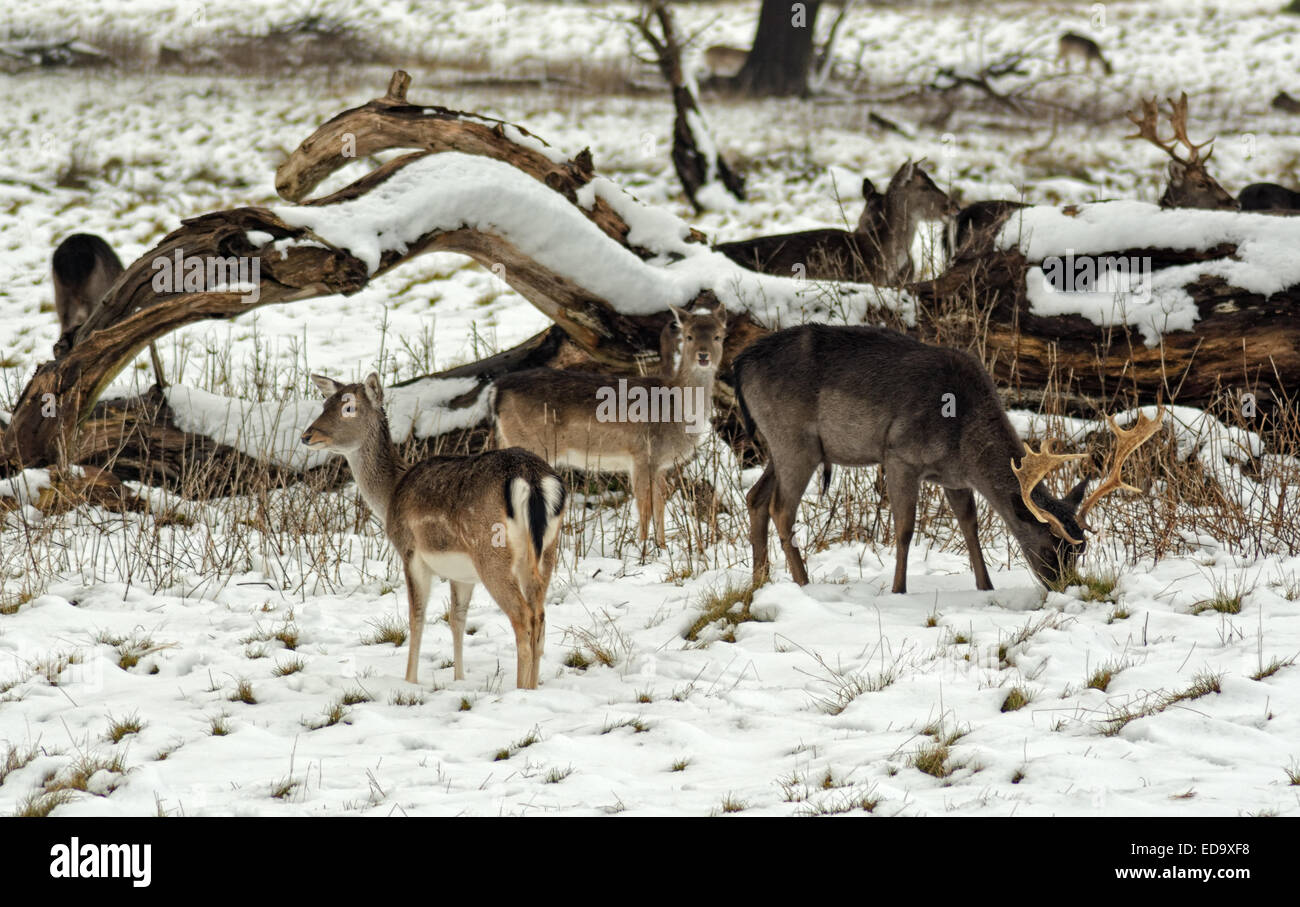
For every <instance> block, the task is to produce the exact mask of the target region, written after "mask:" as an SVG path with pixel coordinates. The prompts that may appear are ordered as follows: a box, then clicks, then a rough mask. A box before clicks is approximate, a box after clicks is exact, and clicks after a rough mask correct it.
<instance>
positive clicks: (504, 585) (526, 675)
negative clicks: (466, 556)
mask: <svg viewBox="0 0 1300 907" xmlns="http://www.w3.org/2000/svg"><path fill="white" fill-rule="evenodd" d="M475 566H476V567H477V566H478V565H477V564H476V565H475ZM483 566H484V568H485V569H479V577H480V578H481V579H482V580H483V585H484V586H486V587H487V590H488V592H490V593H491V594H492V599H493V601H495V602H496V603H497V607H499V608H500V609H501V610H502V611H504V612H505V615H506V617H508V618H510V626H511V628H512V629H513V630H514V631H515V686H516V687H517V688H518V689H521V690H535V689H537V667H538V666H537V664H536V661H537V660H538V656H536V655H534V652H535V650H534V647H533V641H534V640H535V639H537V637H538V636H539V635H540V632H541V627H540V626H539V624H540V623H541V620H540V618H541V615H540V614H539V613H537V612H536V611H535V610H534V608H533V605H532V603H531V602H529V601H528V599H526V598H525V597H524V593H523V590H522V589H520V588H519V581H518V579H517V578H516V577H515V574H514V571H513V570H511V569H510V563H509V561H508V560H507V559H505V558H501V559H499V560H498V559H493V562H492V563H491V564H490V565H488V564H485V565H483Z"/></svg>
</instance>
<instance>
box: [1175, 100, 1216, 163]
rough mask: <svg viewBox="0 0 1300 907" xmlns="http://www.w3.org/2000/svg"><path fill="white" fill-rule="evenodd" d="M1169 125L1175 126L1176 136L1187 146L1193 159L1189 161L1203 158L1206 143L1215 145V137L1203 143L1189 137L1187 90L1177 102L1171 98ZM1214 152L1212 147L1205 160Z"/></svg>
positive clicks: (1194, 161) (1192, 161) (1193, 161)
mask: <svg viewBox="0 0 1300 907" xmlns="http://www.w3.org/2000/svg"><path fill="white" fill-rule="evenodd" d="M1169 125H1170V126H1172V127H1174V137H1175V138H1176V139H1178V141H1180V142H1182V143H1183V144H1184V145H1186V146H1187V150H1188V152H1189V153H1190V154H1191V159H1190V160H1188V162H1187V163H1189V164H1194V163H1196V162H1197V161H1199V160H1201V149H1202V148H1204V147H1205V146H1206V145H1213V144H1214V139H1210V140H1208V141H1205V142H1201V144H1199V145H1196V144H1193V142H1192V140H1191V139H1189V138H1188V137H1187V92H1185V91H1184V92H1183V94H1182V97H1180V98H1179V99H1178V100H1177V102H1175V101H1174V99H1173V98H1169ZM1213 153H1214V149H1213V148H1211V149H1210V152H1209V154H1207V155H1205V158H1204V160H1207V161H1208V160H1209V159H1210V154H1213Z"/></svg>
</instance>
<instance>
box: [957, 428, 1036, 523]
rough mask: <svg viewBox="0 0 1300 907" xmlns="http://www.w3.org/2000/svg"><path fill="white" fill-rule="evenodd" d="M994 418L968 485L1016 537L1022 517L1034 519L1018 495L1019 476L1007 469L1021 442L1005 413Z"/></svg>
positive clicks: (1017, 456)
mask: <svg viewBox="0 0 1300 907" xmlns="http://www.w3.org/2000/svg"><path fill="white" fill-rule="evenodd" d="M998 422H999V424H997V425H996V426H995V427H994V432H993V433H992V436H991V438H990V442H989V443H988V444H986V445H984V446H983V448H982V450H983V455H982V456H981V457H980V462H979V463H978V464H977V465H976V466H975V470H974V472H975V474H974V475H973V476H971V479H972V482H971V487H972V488H974V489H975V491H977V492H979V494H980V495H981V496H982V497H983V498H984V500H986V501H988V504H989V506H990V507H992V508H993V512H994V513H996V514H997V515H998V516H1000V517H1001V518H1002V521H1003V523H1005V524H1006V526H1007V528H1008V529H1009V530H1011V534H1012V535H1013V536H1015V537H1016V538H1017V540H1019V539H1020V538H1021V534H1022V528H1021V527H1022V526H1023V525H1024V523H1025V520H1026V518H1028V519H1030V520H1033V519H1034V518H1033V517H1032V516H1030V515H1029V511H1028V510H1027V509H1026V508H1025V505H1024V502H1023V500H1022V499H1021V496H1020V480H1019V479H1017V478H1016V474H1015V473H1014V472H1012V471H1011V461H1012V460H1013V459H1015V460H1019V459H1020V458H1021V457H1023V456H1024V455H1025V445H1024V442H1023V441H1021V440H1020V435H1018V434H1016V430H1015V429H1014V428H1012V427H1011V423H1010V422H1008V421H1007V419H1006V416H1005V414H1003V415H1002V418H1001V419H999V420H998Z"/></svg>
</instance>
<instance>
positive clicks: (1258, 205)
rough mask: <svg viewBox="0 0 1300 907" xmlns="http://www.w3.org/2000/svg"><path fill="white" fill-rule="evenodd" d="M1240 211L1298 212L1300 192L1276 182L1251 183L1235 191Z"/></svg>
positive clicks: (1299, 211) (1299, 210) (1299, 209)
mask: <svg viewBox="0 0 1300 907" xmlns="http://www.w3.org/2000/svg"><path fill="white" fill-rule="evenodd" d="M1237 203H1238V204H1240V205H1241V210H1242V211H1284V212H1286V213H1288V214H1300V192H1296V191H1294V190H1292V189H1288V188H1287V187H1286V186H1282V185H1279V184H1277V183H1251V184H1250V185H1249V186H1247V187H1246V188H1245V189H1242V190H1241V191H1240V192H1238V193H1237Z"/></svg>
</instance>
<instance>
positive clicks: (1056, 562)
mask: <svg viewBox="0 0 1300 907" xmlns="http://www.w3.org/2000/svg"><path fill="white" fill-rule="evenodd" d="M1087 487H1088V480H1087V479H1084V480H1083V481H1081V482H1080V483H1079V484H1078V485H1076V486H1074V488H1073V489H1072V490H1071V491H1070V493H1069V494H1067V495H1066V496H1065V497H1064V498H1056V497H1053V496H1052V495H1050V494H1048V493H1047V492H1046V491H1045V490H1044V489H1043V486H1041V485H1040V486H1039V487H1038V488H1035V489H1034V492H1033V500H1034V503H1035V504H1036V505H1037V506H1038V507H1039V509H1041V510H1043V511H1046V512H1047V513H1050V514H1051V515H1052V516H1053V517H1055V518H1056V520H1057V521H1058V522H1059V523H1060V525H1061V528H1062V529H1063V530H1064V532H1065V534H1066V535H1069V536H1070V538H1065V537H1063V536H1062V535H1060V534H1058V532H1057V530H1056V529H1055V528H1054V527H1053V526H1051V525H1050V524H1048V523H1035V524H1034V528H1033V529H1031V530H1030V531H1029V532H1028V533H1026V535H1025V537H1022V538H1021V539H1020V546H1021V548H1023V549H1024V552H1025V558H1026V560H1028V561H1029V567H1030V569H1031V570H1033V571H1034V575H1035V576H1037V577H1038V579H1039V580H1040V581H1041V582H1042V583H1043V584H1044V585H1047V586H1051V585H1053V584H1054V583H1056V582H1057V581H1058V580H1060V578H1061V576H1062V575H1064V574H1069V573H1070V572H1071V571H1073V570H1074V567H1075V564H1076V563H1078V560H1079V557H1080V555H1082V554H1083V553H1084V552H1085V551H1086V550H1087V549H1088V542H1087V540H1086V539H1085V537H1084V534H1083V527H1082V526H1080V525H1079V522H1078V519H1077V517H1076V513H1077V512H1078V509H1079V504H1080V502H1081V501H1082V500H1083V495H1084V492H1085V491H1086V490H1087ZM1075 539H1078V540H1079V541H1077V542H1076V541H1074V540H1075Z"/></svg>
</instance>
